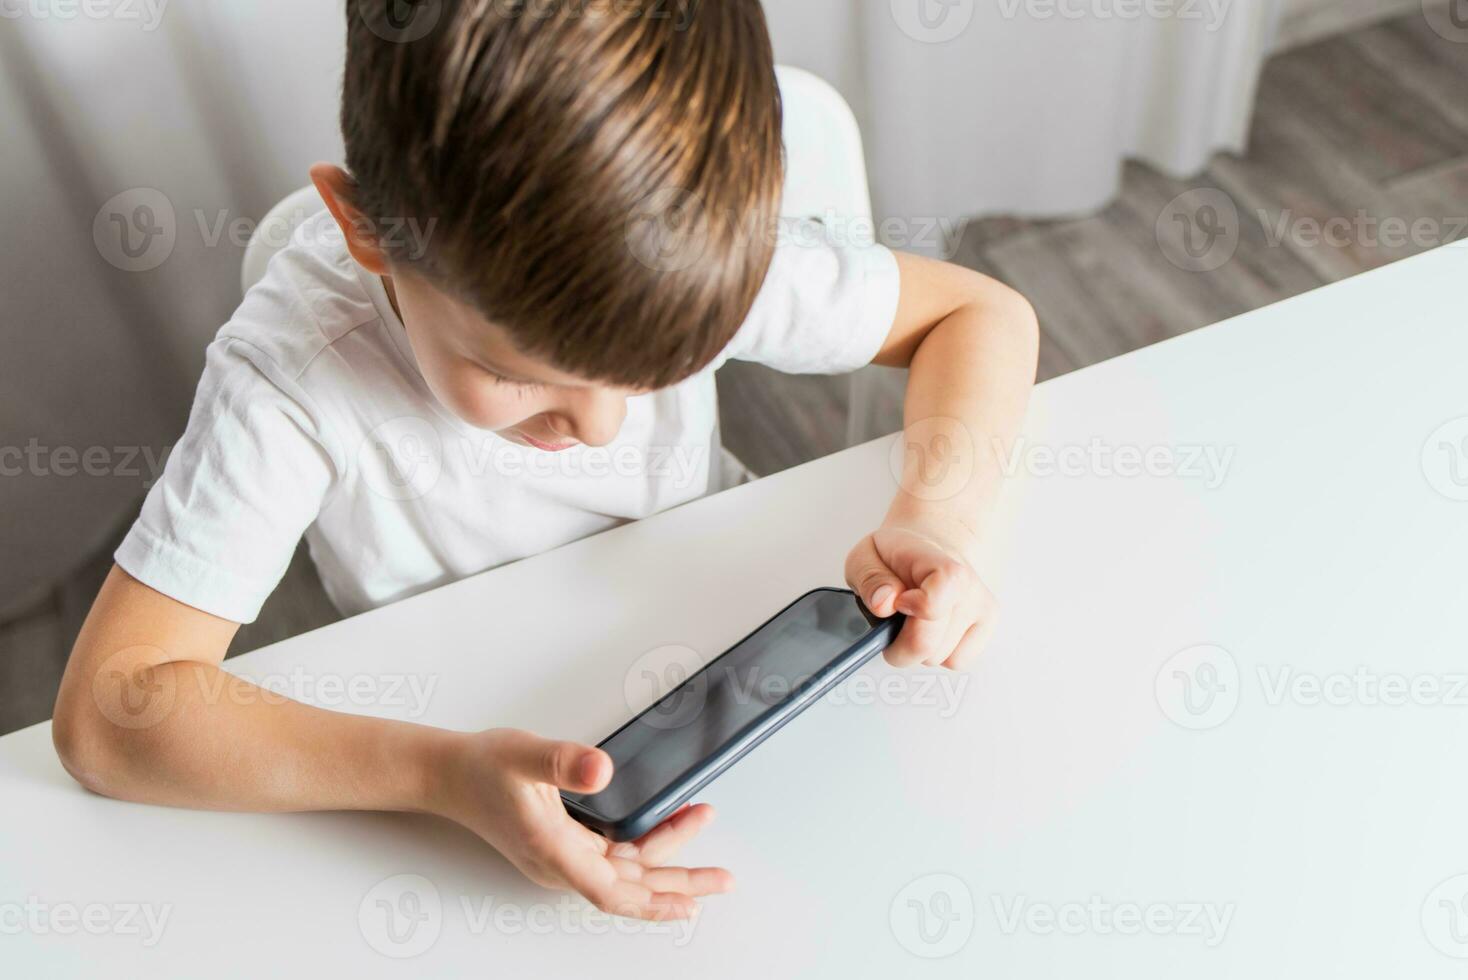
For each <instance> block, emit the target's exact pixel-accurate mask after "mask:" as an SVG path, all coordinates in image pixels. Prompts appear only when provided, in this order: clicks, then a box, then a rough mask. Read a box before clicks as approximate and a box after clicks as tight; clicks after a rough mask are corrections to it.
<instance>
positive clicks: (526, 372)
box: [415, 280, 615, 388]
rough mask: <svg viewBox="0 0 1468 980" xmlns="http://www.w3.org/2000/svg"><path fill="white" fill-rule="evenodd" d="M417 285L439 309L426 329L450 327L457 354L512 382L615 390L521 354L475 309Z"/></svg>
mask: <svg viewBox="0 0 1468 980" xmlns="http://www.w3.org/2000/svg"><path fill="white" fill-rule="evenodd" d="M415 285H416V286H417V287H418V288H419V289H421V290H422V291H423V292H424V294H425V298H426V299H427V300H428V301H429V303H430V304H432V305H433V306H434V307H436V309H434V311H433V313H432V320H431V323H430V324H429V325H427V327H426V329H428V330H436V329H437V330H441V329H443V328H444V327H448V332H449V333H450V334H451V335H452V343H453V346H454V348H455V350H456V352H457V353H459V354H460V355H462V356H464V357H467V358H469V359H471V360H474V361H477V362H479V363H481V364H483V365H485V366H486V367H488V368H489V369H491V370H492V371H494V373H496V374H499V375H501V376H503V377H505V378H508V379H509V380H511V381H521V382H527V383H531V384H545V385H554V386H556V387H560V388H610V387H615V386H613V385H607V384H604V383H601V382H597V381H592V380H588V379H587V378H583V377H581V376H579V375H575V374H569V373H567V372H566V371H563V370H561V369H560V368H558V367H556V366H555V365H554V364H552V363H551V362H550V361H549V360H548V359H547V358H545V357H541V356H537V355H535V354H532V353H528V352H526V351H523V350H521V349H520V348H519V347H518V346H517V345H516V344H515V341H514V338H513V337H512V336H511V334H510V331H509V330H508V329H506V328H505V327H503V326H501V325H499V324H498V323H495V322H494V321H493V320H491V319H489V318H488V317H486V316H485V315H484V314H483V313H481V312H479V310H477V309H475V308H474V307H473V306H471V305H469V304H468V303H466V302H464V301H462V300H460V299H458V298H456V297H454V296H451V295H449V294H448V293H445V292H443V291H442V290H440V289H438V288H436V287H435V286H433V285H432V284H431V283H429V282H427V281H426V280H419V281H418V283H416V284H415ZM425 312H427V311H425ZM445 339H448V338H445Z"/></svg>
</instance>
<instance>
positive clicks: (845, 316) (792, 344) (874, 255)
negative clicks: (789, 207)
mask: <svg viewBox="0 0 1468 980" xmlns="http://www.w3.org/2000/svg"><path fill="white" fill-rule="evenodd" d="M831 238H832V236H831V235H830V234H828V233H827V232H826V230H825V226H823V225H822V224H821V223H820V222H819V221H815V220H801V221H785V222H783V223H782V225H781V234H780V240H779V243H778V244H777V246H776V248H775V257H774V260H773V261H772V262H771V264H770V271H769V274H768V275H767V276H766V277H765V283H764V286H763V287H761V289H760V293H759V297H758V298H757V299H756V300H755V303H754V307H753V309H751V311H750V314H749V317H748V318H747V319H746V320H745V322H744V326H743V327H741V328H740V330H739V333H738V334H737V335H736V336H735V338H734V340H733V342H732V343H731V344H730V345H729V347H728V349H727V350H726V351H725V353H724V358H725V359H730V358H732V359H736V360H743V361H757V362H759V363H761V364H766V365H768V366H770V367H772V368H775V369H777V370H780V371H784V372H786V373H788V374H844V373H846V372H848V371H855V370H856V369H858V368H862V367H866V366H867V365H868V364H870V363H871V362H872V360H873V359H874V358H875V357H876V356H877V353H878V352H879V351H880V350H881V349H882V344H883V343H885V342H886V340H887V336H888V334H889V333H891V331H892V324H893V322H894V321H895V320H896V318H897V298H898V294H899V292H900V282H899V276H898V270H897V258H896V256H894V255H893V254H892V252H891V251H889V250H888V249H886V248H884V247H883V246H881V245H848V244H839V243H835V242H833V241H832V240H831Z"/></svg>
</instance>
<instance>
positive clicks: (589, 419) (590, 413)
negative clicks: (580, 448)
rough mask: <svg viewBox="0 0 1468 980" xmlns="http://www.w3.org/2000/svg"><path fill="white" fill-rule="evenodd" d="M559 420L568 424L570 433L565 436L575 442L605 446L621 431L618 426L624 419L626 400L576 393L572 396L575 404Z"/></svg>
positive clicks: (598, 392) (605, 394)
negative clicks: (574, 398) (563, 420)
mask: <svg viewBox="0 0 1468 980" xmlns="http://www.w3.org/2000/svg"><path fill="white" fill-rule="evenodd" d="M562 418H563V419H565V421H567V422H569V423H570V428H571V431H570V432H568V433H566V434H567V435H568V436H570V437H571V438H573V439H575V440H576V441H577V442H580V443H584V444H585V445H588V446H605V445H606V444H607V443H609V442H611V441H612V440H613V439H615V438H617V433H618V432H621V431H622V423H623V422H624V421H625V420H626V418H627V398H626V396H624V395H620V394H617V393H616V392H612V391H602V390H591V389H588V390H585V391H580V392H577V393H576V402H575V404H574V405H573V406H571V410H570V411H569V412H567V413H566V414H565V415H564V416H562ZM557 428H559V426H557Z"/></svg>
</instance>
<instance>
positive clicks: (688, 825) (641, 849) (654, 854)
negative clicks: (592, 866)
mask: <svg viewBox="0 0 1468 980" xmlns="http://www.w3.org/2000/svg"><path fill="white" fill-rule="evenodd" d="M713 822H714V808H713V807H711V806H709V805H708V804H707V803H700V804H698V805H697V806H690V807H684V808H683V809H681V810H679V811H678V812H677V813H675V814H673V815H672V816H671V817H669V818H668V819H667V820H664V821H663V822H662V823H660V824H658V825H657V826H656V827H654V828H653V829H652V830H650V831H648V832H647V833H646V834H644V835H643V836H642V839H641V840H638V841H635V842H633V843H630V844H615V845H613V846H612V849H611V851H610V853H611V854H612V855H613V856H615V857H620V858H632V859H635V860H637V861H639V862H641V863H642V864H643V865H645V866H647V867H657V866H658V865H660V864H666V863H667V862H668V861H671V860H672V859H673V856H674V855H675V854H677V853H678V852H679V851H680V850H682V848H683V845H684V844H687V843H688V842H689V841H690V840H692V839H693V838H694V837H696V836H698V834H699V833H700V832H701V831H702V830H703V829H704V828H705V827H707V826H708V825H709V824H711V823H713Z"/></svg>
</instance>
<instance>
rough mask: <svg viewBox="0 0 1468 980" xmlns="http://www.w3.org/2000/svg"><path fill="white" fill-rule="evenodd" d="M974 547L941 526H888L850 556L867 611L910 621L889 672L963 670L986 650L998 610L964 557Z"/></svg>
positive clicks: (891, 653) (893, 649)
mask: <svg viewBox="0 0 1468 980" xmlns="http://www.w3.org/2000/svg"><path fill="white" fill-rule="evenodd" d="M972 541H973V539H972V535H971V534H968V533H967V532H963V531H958V530H956V529H950V528H947V527H945V526H944V525H942V524H940V523H928V522H922V521H915V522H893V521H888V522H887V523H886V524H884V525H882V527H881V528H879V529H878V530H877V531H876V532H874V533H873V534H870V535H868V536H867V537H865V538H863V539H862V540H861V541H860V542H859V543H858V544H857V546H856V547H855V548H853V549H852V550H851V554H849V555H847V556H846V581H847V583H848V584H850V586H851V588H852V589H853V590H855V592H856V593H857V595H859V596H861V598H862V601H863V602H865V603H866V604H867V608H868V609H870V610H871V611H872V612H873V613H875V614H876V615H878V616H882V617H886V616H891V615H892V614H893V613H902V614H903V615H905V616H906V617H907V622H906V623H905V624H904V625H903V627H902V632H901V633H900V634H899V635H898V637H897V640H896V642H894V643H893V644H892V646H890V647H888V648H887V653H886V657H887V662H888V663H890V664H892V666H894V667H912V666H915V665H917V664H925V665H928V666H935V665H939V664H941V665H942V666H944V667H947V668H949V669H950V670H962V669H964V668H965V667H968V666H970V665H971V664H972V663H973V661H974V659H975V658H976V657H977V656H978V654H979V652H980V650H982V649H983V647H984V644H985V643H987V642H988V639H989V635H990V633H991V632H992V631H993V627H994V622H995V618H996V615H997V613H998V603H997V601H996V600H995V599H994V595H993V593H991V592H990V591H989V589H988V588H987V587H986V586H985V585H984V583H983V582H982V581H981V580H980V579H979V575H978V572H976V571H974V567H973V565H971V564H970V563H969V561H968V560H967V559H966V558H964V557H963V550H964V549H965V548H968V547H971V546H972Z"/></svg>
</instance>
